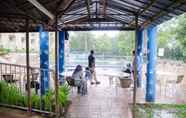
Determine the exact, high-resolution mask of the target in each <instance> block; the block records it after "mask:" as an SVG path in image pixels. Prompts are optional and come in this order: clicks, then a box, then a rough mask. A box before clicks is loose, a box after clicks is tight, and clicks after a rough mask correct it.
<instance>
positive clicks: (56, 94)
mask: <svg viewBox="0 0 186 118" xmlns="http://www.w3.org/2000/svg"><path fill="white" fill-rule="evenodd" d="M58 77H59V76H58V30H57V15H56V17H55V78H54V80H55V104H56V105H55V112H56V117H57V118H58V117H59V113H60V109H59V100H58V98H59V97H58V96H59V82H58Z"/></svg>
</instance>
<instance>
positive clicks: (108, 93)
mask: <svg viewBox="0 0 186 118" xmlns="http://www.w3.org/2000/svg"><path fill="white" fill-rule="evenodd" d="M99 80H101V84H99V85H88V95H86V96H81V95H77V93H76V92H77V90H76V89H74V90H73V92H72V94H71V100H72V104H71V106H70V108H69V111H68V114H67V118H131V113H130V108H129V101H131V97H130V96H131V95H129V92H128V91H129V90H128V89H122V88H119V87H116V86H115V85H114V84H113V83H115V82H111V81H110V82H109V80H108V79H107V78H105V77H100V78H99Z"/></svg>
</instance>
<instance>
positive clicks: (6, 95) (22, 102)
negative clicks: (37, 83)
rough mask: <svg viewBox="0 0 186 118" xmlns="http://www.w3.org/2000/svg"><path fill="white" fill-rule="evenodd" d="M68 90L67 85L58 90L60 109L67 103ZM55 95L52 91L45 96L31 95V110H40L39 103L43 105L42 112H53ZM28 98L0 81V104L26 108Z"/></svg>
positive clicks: (12, 85)
mask: <svg viewBox="0 0 186 118" xmlns="http://www.w3.org/2000/svg"><path fill="white" fill-rule="evenodd" d="M69 93H70V88H69V86H68V85H66V84H65V85H63V86H61V87H60V88H59V98H58V99H59V102H60V105H61V107H65V106H66V105H67V103H68V101H69ZM54 98H55V94H54V92H53V91H52V90H49V91H48V92H47V93H46V94H45V95H43V96H42V100H41V99H40V96H39V95H37V94H35V93H32V94H31V104H32V108H35V109H40V107H41V101H42V103H43V105H44V110H47V111H53V109H52V107H53V105H54V104H55V103H54V102H55V100H54ZM27 100H28V97H27V96H26V95H24V94H22V93H21V91H20V89H19V88H17V86H16V85H14V84H7V83H6V82H4V81H0V103H4V104H9V105H18V106H22V107H26V106H28V105H27Z"/></svg>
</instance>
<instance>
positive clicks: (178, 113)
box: [133, 104, 186, 118]
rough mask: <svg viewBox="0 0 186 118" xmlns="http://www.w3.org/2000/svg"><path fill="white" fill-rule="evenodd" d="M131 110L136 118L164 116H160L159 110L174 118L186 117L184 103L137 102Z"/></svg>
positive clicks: (185, 105)
mask: <svg viewBox="0 0 186 118" xmlns="http://www.w3.org/2000/svg"><path fill="white" fill-rule="evenodd" d="M133 110H134V111H135V117H136V118H154V117H157V116H159V117H160V118H161V117H162V118H163V117H165V116H161V115H162V113H161V112H164V113H166V114H168V115H169V114H172V115H173V116H174V117H176V118H186V104H138V105H137V106H136V108H135V109H134V108H133ZM164 115H165V114H164Z"/></svg>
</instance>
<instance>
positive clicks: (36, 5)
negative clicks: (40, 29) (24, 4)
mask: <svg viewBox="0 0 186 118" xmlns="http://www.w3.org/2000/svg"><path fill="white" fill-rule="evenodd" d="M27 1H29V2H30V3H31V4H32V5H34V6H35V7H36V8H37V9H39V10H40V11H41V12H43V13H44V14H45V15H46V16H48V17H49V18H50V19H52V20H54V16H55V15H53V14H52V13H51V12H50V11H48V10H47V9H46V8H45V7H44V6H43V5H42V4H40V3H39V2H38V1H37V0H27Z"/></svg>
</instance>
